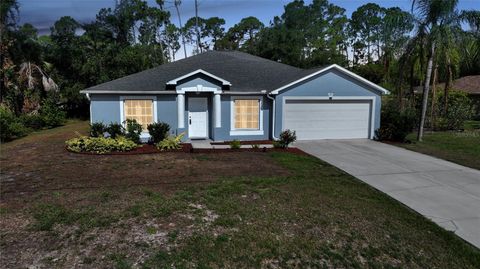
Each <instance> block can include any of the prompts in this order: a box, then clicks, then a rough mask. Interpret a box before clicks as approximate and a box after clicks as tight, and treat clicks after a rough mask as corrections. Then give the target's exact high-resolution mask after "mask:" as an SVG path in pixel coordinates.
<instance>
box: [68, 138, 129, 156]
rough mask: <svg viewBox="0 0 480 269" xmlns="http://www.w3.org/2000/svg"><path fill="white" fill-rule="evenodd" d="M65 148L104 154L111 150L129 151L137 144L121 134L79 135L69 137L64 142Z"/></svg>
mask: <svg viewBox="0 0 480 269" xmlns="http://www.w3.org/2000/svg"><path fill="white" fill-rule="evenodd" d="M65 144H66V145H67V149H68V150H71V151H73V152H92V153H97V154H105V153H109V152H112V151H130V150H133V149H135V148H136V147H137V144H136V143H135V142H133V141H131V140H129V139H127V138H125V137H123V136H119V137H117V138H110V137H88V136H81V137H77V138H72V139H69V140H67V141H66V142H65Z"/></svg>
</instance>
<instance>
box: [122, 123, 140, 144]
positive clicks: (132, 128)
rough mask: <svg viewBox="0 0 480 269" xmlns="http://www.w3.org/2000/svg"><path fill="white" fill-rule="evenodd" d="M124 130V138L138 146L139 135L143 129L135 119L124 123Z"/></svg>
mask: <svg viewBox="0 0 480 269" xmlns="http://www.w3.org/2000/svg"><path fill="white" fill-rule="evenodd" d="M125 125H126V130H127V132H126V133H125V137H126V138H128V139H130V140H132V141H133V142H135V143H137V144H140V142H141V141H140V135H141V134H142V131H143V127H142V125H141V124H140V123H138V122H137V121H136V120H135V119H127V120H126V121H125Z"/></svg>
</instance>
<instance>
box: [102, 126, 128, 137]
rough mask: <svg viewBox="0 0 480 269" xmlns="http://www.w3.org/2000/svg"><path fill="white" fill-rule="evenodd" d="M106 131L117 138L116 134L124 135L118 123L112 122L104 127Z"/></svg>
mask: <svg viewBox="0 0 480 269" xmlns="http://www.w3.org/2000/svg"><path fill="white" fill-rule="evenodd" d="M106 131H107V133H108V134H109V135H110V137H111V138H117V137H118V136H124V135H125V130H124V128H123V126H122V125H121V124H120V123H115V122H112V123H110V124H109V125H108V127H107V128H106Z"/></svg>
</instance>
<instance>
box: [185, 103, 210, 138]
mask: <svg viewBox="0 0 480 269" xmlns="http://www.w3.org/2000/svg"><path fill="white" fill-rule="evenodd" d="M191 99H204V100H205V104H206V108H207V110H205V112H206V113H207V120H206V126H205V130H206V136H205V137H199V136H193V137H192V136H190V119H188V122H189V124H188V138H190V139H208V138H209V137H210V130H209V129H210V128H209V127H210V122H209V120H208V118H209V116H210V115H209V111H208V98H207V97H188V113H187V117H188V118H190V104H191V102H190V100H191Z"/></svg>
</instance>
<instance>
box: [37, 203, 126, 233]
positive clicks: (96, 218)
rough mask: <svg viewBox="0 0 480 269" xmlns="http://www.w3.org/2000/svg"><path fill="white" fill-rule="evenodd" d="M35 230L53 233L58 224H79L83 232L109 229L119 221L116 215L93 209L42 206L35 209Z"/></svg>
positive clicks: (56, 205)
mask: <svg viewBox="0 0 480 269" xmlns="http://www.w3.org/2000/svg"><path fill="white" fill-rule="evenodd" d="M33 218H34V219H35V222H34V223H33V224H32V228H33V229H34V230H39V231H51V230H52V229H53V228H54V226H55V225H56V224H65V225H73V224H77V225H79V227H80V228H81V230H86V229H89V228H93V227H107V226H109V225H110V224H112V223H114V222H116V221H118V217H117V216H115V215H109V214H102V213H99V212H98V211H96V210H94V209H92V208H82V209H78V210H73V209H68V208H66V207H64V206H62V205H58V204H40V205H38V206H36V207H35V208H34V211H33Z"/></svg>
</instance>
